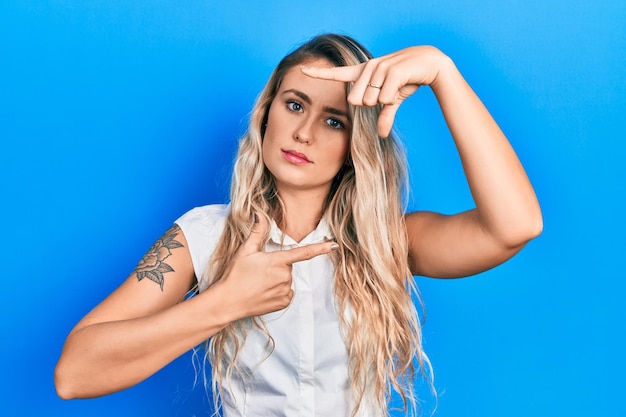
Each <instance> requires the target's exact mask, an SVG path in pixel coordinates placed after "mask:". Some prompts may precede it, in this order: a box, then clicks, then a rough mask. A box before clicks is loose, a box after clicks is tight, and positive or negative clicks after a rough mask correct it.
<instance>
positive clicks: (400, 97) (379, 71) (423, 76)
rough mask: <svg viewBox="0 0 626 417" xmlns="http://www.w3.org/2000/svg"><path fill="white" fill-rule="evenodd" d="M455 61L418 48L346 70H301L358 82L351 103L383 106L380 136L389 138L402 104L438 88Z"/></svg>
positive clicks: (437, 52)
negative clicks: (423, 89)
mask: <svg viewBox="0 0 626 417" xmlns="http://www.w3.org/2000/svg"><path fill="white" fill-rule="evenodd" d="M451 62H452V61H451V60H450V59H449V58H448V57H447V56H446V55H444V54H443V53H442V52H441V51H440V50H439V49H437V48H435V47H432V46H414V47H410V48H406V49H402V50H400V51H397V52H394V53H391V54H388V55H384V56H382V57H379V58H373V59H371V60H369V61H367V62H365V63H363V64H359V65H351V66H346V67H331V68H323V67H307V66H303V67H301V70H302V72H303V73H304V74H306V75H308V76H309V77H313V78H321V79H326V80H335V81H344V82H354V85H353V86H352V90H351V91H350V94H349V95H348V102H349V103H350V104H352V105H355V106H363V107H373V106H376V105H378V104H382V105H383V108H382V110H381V112H380V115H379V116H378V134H379V135H380V136H381V137H387V136H389V133H390V132H391V128H392V126H393V121H394V119H395V115H396V112H397V111H398V108H399V107H400V105H401V104H402V102H403V101H404V100H405V99H406V98H407V97H409V96H410V95H412V94H413V93H415V92H416V91H417V89H418V88H419V87H420V86H422V85H434V84H435V83H436V82H437V76H438V75H439V70H440V69H441V68H442V66H443V65H449V64H450V63H451Z"/></svg>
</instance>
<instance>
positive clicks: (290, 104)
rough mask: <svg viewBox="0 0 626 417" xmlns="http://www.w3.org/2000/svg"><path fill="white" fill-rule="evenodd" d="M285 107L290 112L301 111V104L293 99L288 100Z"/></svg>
mask: <svg viewBox="0 0 626 417" xmlns="http://www.w3.org/2000/svg"><path fill="white" fill-rule="evenodd" d="M287 108H288V109H289V110H291V111H292V112H296V113H300V112H302V104H300V103H298V102H297V101H295V100H288V101H287Z"/></svg>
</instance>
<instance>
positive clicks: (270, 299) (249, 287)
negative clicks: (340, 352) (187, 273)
mask: <svg viewBox="0 0 626 417" xmlns="http://www.w3.org/2000/svg"><path fill="white" fill-rule="evenodd" d="M255 218H256V219H257V220H256V222H255V224H254V225H253V227H252V231H251V233H250V236H249V237H248V239H247V240H246V241H245V242H244V244H243V245H242V246H241V247H240V248H239V250H238V251H237V253H236V254H235V256H234V257H233V260H232V262H231V264H230V265H229V266H228V268H227V269H226V272H225V274H224V277H223V278H222V279H221V280H220V281H219V282H218V283H216V284H215V285H214V286H213V287H212V288H211V289H212V290H214V291H217V292H219V293H220V297H218V298H219V299H221V300H223V303H222V304H223V306H224V308H225V309H227V311H225V312H228V313H230V316H231V317H232V321H234V320H237V319H240V318H244V317H249V316H259V315H262V314H267V313H271V312H273V311H277V310H281V309H283V308H286V307H287V306H288V305H289V304H290V303H291V299H292V298H293V294H294V292H293V289H292V285H291V282H292V275H291V270H292V265H293V264H294V263H296V262H301V261H305V260H307V259H311V258H314V257H316V256H319V255H324V254H327V253H330V252H332V251H333V250H335V249H336V248H337V247H338V246H337V243H335V242H323V243H315V244H311V245H307V246H301V247H298V248H294V249H289V250H279V251H275V252H264V251H263V247H262V246H263V239H264V237H265V236H266V234H267V230H268V229H269V224H268V222H267V219H266V218H265V216H259V215H256V216H255Z"/></svg>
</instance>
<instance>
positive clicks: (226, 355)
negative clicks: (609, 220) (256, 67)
mask: <svg viewBox="0 0 626 417" xmlns="http://www.w3.org/2000/svg"><path fill="white" fill-rule="evenodd" d="M315 58H324V59H327V60H328V61H329V62H331V63H332V64H333V65H336V66H345V65H355V64H359V63H362V62H365V61H367V60H369V59H371V58H372V56H371V54H370V53H369V52H368V51H367V50H366V49H365V48H364V47H362V46H361V45H360V44H358V43H357V42H356V41H355V40H353V39H352V38H350V37H348V36H345V35H335V34H327V35H320V36H317V37H315V38H313V39H311V40H310V41H309V42H307V43H305V44H303V45H302V46H300V47H299V48H297V49H296V50H295V51H293V52H292V53H290V54H289V55H287V56H286V57H285V58H283V60H282V61H281V62H280V63H279V64H278V66H277V67H276V69H275V70H274V72H273V74H272V75H271V77H270V79H269V81H268V83H267V84H266V86H265V88H264V89H263V91H262V92H261V94H260V96H259V97H258V99H257V102H256V104H255V106H254V108H253V110H252V115H251V120H250V126H249V128H248V131H247V133H246V134H245V135H244V136H243V137H242V138H241V141H240V144H239V151H238V154H237V159H236V162H235V167H234V171H233V178H232V183H231V194H230V196H231V200H230V212H229V214H228V216H227V219H226V226H225V229H224V232H223V234H222V236H221V237H220V240H219V242H218V245H217V248H216V250H215V252H214V254H213V256H212V258H211V261H210V268H209V271H210V272H209V276H208V277H207V278H208V282H207V284H208V286H211V285H213V284H215V283H216V282H217V281H219V280H220V278H221V277H222V275H223V274H224V273H225V271H226V268H227V267H228V264H229V262H231V260H232V258H233V256H234V255H235V253H236V252H237V250H238V249H239V247H240V246H241V245H242V244H243V242H244V241H245V240H246V239H247V237H248V236H249V234H250V231H251V227H252V218H253V213H258V214H259V215H262V216H265V217H266V220H267V221H268V222H269V221H270V218H272V219H274V220H276V222H277V223H278V224H281V220H282V216H283V212H284V207H283V205H282V202H281V199H280V196H279V195H278V193H277V191H276V187H275V185H274V178H273V176H272V174H271V173H270V172H269V171H268V170H267V168H265V166H264V164H263V160H262V151H261V147H262V141H263V135H264V133H265V132H264V130H265V122H266V120H267V114H268V111H269V107H270V104H271V103H272V100H273V99H274V97H275V96H276V94H277V91H278V89H279V86H280V83H281V81H282V79H283V77H284V76H285V74H286V73H287V71H289V70H290V69H291V68H293V67H294V66H296V65H299V64H302V63H303V62H305V61H307V60H311V59H315ZM347 88H348V89H349V88H350V86H349V85H348V87H347ZM349 112H350V116H351V119H352V126H353V127H352V132H351V140H350V152H349V156H348V160H347V163H346V164H345V165H344V167H343V168H342V169H341V170H340V171H339V173H338V174H337V175H336V177H335V179H334V181H333V185H332V187H331V191H330V193H329V195H328V198H327V201H326V218H327V221H328V224H329V227H330V230H331V232H332V233H333V235H334V237H335V239H336V241H337V243H338V244H339V247H340V248H339V250H338V251H337V252H336V255H335V256H334V257H333V262H334V264H335V278H334V296H335V303H336V306H337V309H338V314H339V316H340V321H341V325H342V329H343V332H344V338H345V343H346V347H347V350H348V352H349V360H350V363H349V369H350V372H351V375H350V380H351V387H352V391H353V395H354V398H355V400H356V405H355V409H354V410H353V413H352V415H353V416H354V415H355V414H356V413H357V411H358V409H359V407H360V405H361V403H362V401H363V400H364V399H365V398H366V397H369V396H370V395H373V398H374V401H376V404H377V405H378V406H379V407H380V415H383V416H386V415H388V411H387V403H388V401H389V399H390V398H391V394H392V390H395V391H397V392H398V393H399V394H400V395H401V397H402V401H403V404H404V408H405V409H410V410H415V395H414V390H413V381H414V376H415V375H414V374H415V367H414V360H417V362H418V366H419V368H420V370H422V372H424V370H425V369H430V365H429V363H428V359H427V357H426V356H425V355H424V353H423V351H422V343H421V330H420V328H421V326H420V322H419V320H418V316H417V312H416V309H415V306H414V304H413V301H412V294H415V295H416V297H417V299H418V300H419V295H418V294H417V290H416V287H415V284H414V281H413V277H412V275H411V273H410V270H409V267H408V243H407V236H406V230H405V226H404V219H403V215H404V205H403V196H404V195H405V193H406V191H407V187H406V184H407V183H406V163H405V159H404V153H403V152H402V151H401V149H400V147H399V144H398V141H397V140H396V138H395V137H394V135H391V136H390V137H388V138H380V137H379V136H378V135H377V133H376V123H377V119H378V114H379V112H380V107H375V108H364V107H356V106H352V105H350V106H349ZM267 238H268V237H266V239H267ZM420 304H421V302H420ZM348 312H351V314H350V318H349V319H348V318H347V317H346V314H347V313H348ZM250 326H256V327H258V328H260V329H261V330H262V331H264V332H265V333H266V334H267V331H266V330H265V327H264V324H263V321H262V320H261V319H260V317H253V318H247V319H242V320H238V321H236V322H233V323H231V324H230V325H229V326H227V327H226V328H224V329H223V330H222V331H220V332H219V333H217V334H216V335H215V336H213V337H212V338H211V339H210V340H209V341H207V355H208V356H209V357H210V362H211V364H212V366H213V393H214V399H215V403H216V406H217V404H218V397H219V393H220V390H222V389H225V388H224V383H225V382H227V381H224V380H223V379H222V375H225V377H226V379H229V378H230V376H231V375H232V374H233V372H241V370H239V369H238V367H237V355H238V354H239V352H240V349H241V347H242V345H243V343H245V335H246V333H247V330H248V329H250ZM272 348H273V340H272V339H271V335H269V334H268V354H271V350H272ZM216 409H217V408H216Z"/></svg>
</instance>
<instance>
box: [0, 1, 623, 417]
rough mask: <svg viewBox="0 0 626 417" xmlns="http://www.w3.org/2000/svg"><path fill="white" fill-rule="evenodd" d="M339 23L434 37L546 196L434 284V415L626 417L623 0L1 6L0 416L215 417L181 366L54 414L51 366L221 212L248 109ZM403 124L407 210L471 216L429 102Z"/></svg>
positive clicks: (424, 93)
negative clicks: (176, 225) (176, 236)
mask: <svg viewBox="0 0 626 417" xmlns="http://www.w3.org/2000/svg"><path fill="white" fill-rule="evenodd" d="M325 31H341V32H345V33H348V34H351V35H353V36H354V37H356V38H357V39H359V40H360V41H362V42H363V43H364V44H365V45H367V46H368V47H369V48H370V49H371V50H372V51H373V53H374V54H375V55H381V54H384V53H387V52H391V51H393V50H396V49H399V48H402V47H405V46H409V45H413V44H434V45H436V46H438V47H440V48H441V49H443V50H444V51H445V52H446V53H448V54H449V55H450V56H452V57H453V58H454V59H455V61H456V63H457V65H458V67H459V68H460V69H461V71H462V72H463V74H464V75H465V76H466V78H467V79H468V81H469V82H470V84H471V85H472V86H473V87H474V89H475V90H476V91H477V92H478V94H479V95H480V96H481V98H482V99H483V101H484V102H485V103H486V105H487V106H488V107H489V108H490V109H491V111H492V113H493V115H494V116H495V117H496V119H497V120H498V122H499V123H500V125H501V127H502V128H503V130H504V131H505V132H506V133H507V134H508V136H509V138H510V140H511V142H512V143H513V145H514V147H515V148H516V150H517V151H518V153H519V156H520V158H521V159H522V161H523V163H524V164H525V166H526V168H527V171H528V174H529V176H530V177H531V180H532V181H533V183H534V185H535V187H536V191H537V193H538V196H539V199H540V201H541V203H542V207H543V212H544V221H545V228H544V232H543V234H542V235H541V237H539V238H538V239H537V240H535V241H533V242H531V243H530V244H529V245H528V246H527V247H526V248H525V249H524V250H523V251H522V252H521V253H520V254H519V255H518V256H517V257H516V258H514V259H513V260H511V261H510V262H508V263H507V264H505V265H502V266H500V267H498V268H496V269H494V270H491V271H489V272H486V273H483V274H481V275H480V276H477V277H473V278H468V279H463V280H453V281H443V280H441V281H440V280H429V279H424V278H418V283H419V285H420V287H421V290H422V293H423V297H424V299H425V302H426V308H427V318H426V323H425V327H424V339H425V346H426V350H427V352H428V353H429V354H430V357H431V360H432V362H433V364H434V367H435V378H436V380H435V384H436V387H437V390H438V391H439V394H440V396H439V404H438V410H437V413H436V414H435V415H436V416H440V417H447V416H487V417H490V416H570V417H572V416H623V415H626V405H625V403H624V401H623V400H622V398H623V388H624V383H623V373H624V372H625V371H626V363H625V362H626V359H625V355H624V352H625V351H626V343H625V342H624V333H625V332H624V322H625V320H626V314H625V313H624V308H623V302H622V301H621V300H622V298H623V296H624V293H625V292H626V284H625V283H624V281H625V279H624V278H625V275H626V274H625V273H624V270H623V268H622V262H623V260H624V255H623V254H624V250H625V249H626V245H625V243H624V241H625V239H624V232H625V231H626V227H625V222H624V217H623V216H624V212H625V208H626V207H625V203H624V195H625V191H626V186H625V185H626V184H625V178H626V175H625V174H626V170H625V168H624V165H625V163H624V161H625V160H626V159H625V157H626V145H625V144H624V142H625V139H626V135H625V133H624V132H625V130H626V129H625V128H626V126H625V120H626V81H625V80H624V73H625V71H624V69H625V68H626V3H625V2H623V1H621V0H613V1H611V0H608V1H604V2H591V1H580V0H573V1H564V0H542V1H538V0H527V1H510V2H495V1H492V2H490V1H485V0H477V1H473V2H465V1H459V0H457V1H397V0H388V1H385V2H374V1H369V2H367V1H366V2H358V3H357V2H352V1H350V2H347V1H346V2H341V1H319V2H296V3H294V2H287V1H275V2H271V4H269V2H253V1H250V2H244V1H229V2H217V1H213V2H212V1H208V0H205V1H199V0H186V1H169V2H168V1H156V0H155V1H144V2H138V1H134V2H132V1H122V0H109V1H81V2H76V1H69V0H68V1H60V0H57V1H43V0H42V1H30V2H29V1H16V0H14V1H12V0H4V1H2V2H1V3H0V140H1V144H2V147H1V150H0V185H1V195H2V201H3V202H2V205H1V209H0V210H1V211H2V219H3V222H2V227H1V229H0V230H2V234H3V235H4V238H3V239H2V243H1V245H2V246H1V247H0V256H1V265H2V269H1V270H2V280H1V281H0V282H1V285H2V291H1V297H2V299H1V300H0V301H1V302H0V324H1V326H2V327H1V329H0V331H1V334H2V344H1V349H2V352H1V355H0V361H1V362H0V369H2V375H3V377H2V378H1V380H2V381H1V382H0V383H1V384H3V387H2V388H1V389H0V414H2V415H7V416H14V415H15V416H17V415H20V416H35V415H36V416H111V415H119V416H139V415H157V416H207V415H209V412H208V411H207V410H208V409H209V408H208V406H207V400H206V399H205V397H204V393H203V389H202V387H196V388H193V376H194V371H193V367H192V365H191V358H190V356H189V355H185V356H183V357H182V358H180V359H179V360H177V361H175V362H174V363H173V364H172V365H170V366H168V367H167V368H165V369H163V370H162V371H161V372H159V373H158V374H156V375H155V376H154V377H152V378H150V379H149V380H147V381H145V382H143V383H141V384H139V385H138V386H136V387H133V388H131V389H128V390H126V391H124V392H120V393H117V394H114V395H111V396H108V397H105V398H100V399H93V400H79V401H70V402H66V401H62V400H60V399H58V398H57V397H56V395H55V392H54V386H53V379H52V375H53V368H54V365H55V362H56V360H57V358H58V356H59V353H60V351H61V347H62V344H63V341H64V339H65V336H66V334H67V333H68V332H69V331H70V329H71V328H72V327H73V325H74V324H75V323H76V322H77V321H78V320H79V319H80V318H81V317H82V316H83V315H84V314H85V313H87V312H88V311H89V309H90V308H91V307H93V306H94V305H95V304H96V303H98V302H99V301H100V300H101V299H102V298H103V297H104V296H105V295H106V294H108V293H109V292H110V291H112V290H113V289H114V288H116V286H117V285H118V284H119V283H120V282H121V281H122V280H123V279H124V278H125V277H126V276H127V275H128V273H129V272H130V271H132V269H133V268H134V266H135V263H136V262H137V261H138V260H139V259H140V258H141V256H142V255H143V253H144V252H145V251H146V249H147V248H149V247H150V245H151V244H152V242H153V241H154V239H156V238H157V237H158V236H160V234H161V233H162V232H163V231H164V230H166V229H167V228H168V227H169V225H171V223H172V222H173V221H174V220H175V219H176V218H177V217H178V216H180V215H181V214H182V213H184V212H185V211H186V210H188V209H190V208H192V207H194V206H197V205H202V204H208V203H214V202H223V201H225V199H226V197H227V188H228V187H227V183H228V180H229V172H230V168H231V164H232V162H231V161H232V158H233V154H234V151H235V146H236V142H237V138H238V137H239V135H241V134H242V133H243V131H244V129H245V124H246V120H247V117H248V112H249V111H250V109H251V107H252V104H253V101H254V98H255V97H256V94H257V93H258V92H259V91H260V89H261V87H262V86H263V83H264V82H265V80H266V79H267V77H268V76H269V74H270V72H271V70H272V68H273V67H274V66H275V65H276V63H277V62H278V60H279V59H280V58H281V57H282V56H283V55H284V54H285V53H287V52H288V51H289V50H290V49H291V48H292V47H294V46H295V45H296V44H298V43H300V42H302V41H304V40H305V39H307V38H309V37H310V36H313V35H315V34H318V33H321V32H325ZM397 127H398V128H399V130H400V131H401V133H402V136H403V138H404V141H405V144H406V147H407V148H408V150H409V152H410V162H411V180H412V190H413V194H412V197H411V202H410V208H412V209H415V208H423V209H430V210H439V211H442V212H446V213H453V212H457V211H460V210H464V209H466V208H468V207H470V206H471V204H472V202H471V196H470V194H469V191H468V189H467V185H466V183H465V180H464V177H463V172H462V169H461V166H460V163H459V160H458V156H457V155H456V153H455V149H454V145H453V143H452V141H451V139H450V136H449V134H448V132H447V130H446V127H445V124H444V123H443V120H442V117H441V115H440V112H439V109H438V107H437V105H436V103H435V101H434V98H433V96H432V93H431V92H430V91H429V90H428V89H422V90H420V91H419V92H418V93H417V94H416V95H415V96H414V97H412V98H411V99H410V100H408V101H407V102H406V103H405V105H404V107H403V108H402V109H401V110H400V114H399V116H398V119H397ZM189 319H190V320H193V319H194V318H193V317H190V318H189ZM424 400H425V404H424V408H425V410H431V409H432V408H433V406H434V402H433V400H432V399H431V398H429V397H425V399H424Z"/></svg>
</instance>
